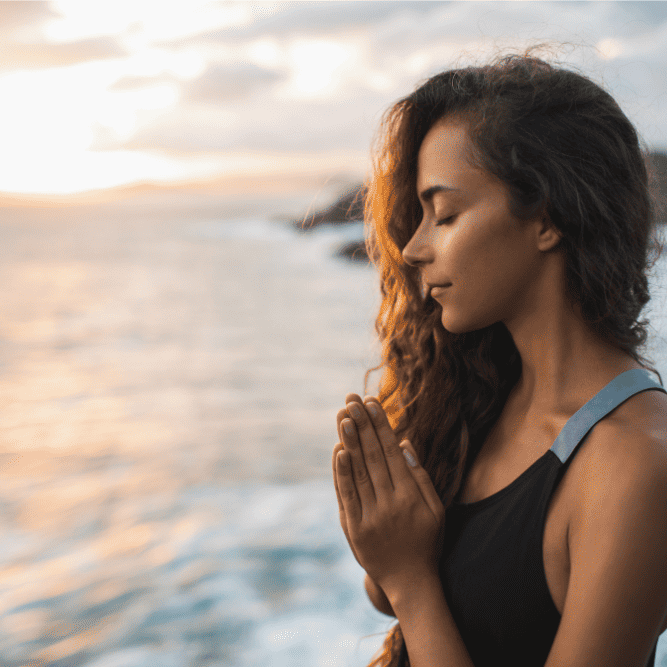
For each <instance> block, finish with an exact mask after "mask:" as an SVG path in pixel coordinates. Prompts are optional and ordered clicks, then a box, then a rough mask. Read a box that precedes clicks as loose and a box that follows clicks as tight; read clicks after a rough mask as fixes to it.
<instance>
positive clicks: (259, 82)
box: [182, 62, 284, 104]
mask: <svg viewBox="0 0 667 667" xmlns="http://www.w3.org/2000/svg"><path fill="white" fill-rule="evenodd" d="M283 78H284V76H283V75H281V74H279V73H277V72H275V71H273V70H269V69H265V68H263V67H258V66H256V65H253V64H251V63H244V62H239V63H229V64H216V65H211V66H209V67H208V68H207V69H206V70H205V71H204V73H203V74H202V75H201V76H200V77H198V78H197V79H195V80H194V81H192V82H190V83H189V84H187V85H186V86H184V88H183V94H182V99H184V100H189V101H192V102H205V103H217V104H219V103H225V102H230V101H232V100H236V99H241V98H244V97H247V96H249V95H250V94H252V93H253V92H254V91H256V90H266V89H267V88H269V87H270V86H271V85H272V84H274V83H276V82H278V81H280V80H281V79H283Z"/></svg>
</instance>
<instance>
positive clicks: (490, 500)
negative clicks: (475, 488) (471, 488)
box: [451, 449, 558, 509]
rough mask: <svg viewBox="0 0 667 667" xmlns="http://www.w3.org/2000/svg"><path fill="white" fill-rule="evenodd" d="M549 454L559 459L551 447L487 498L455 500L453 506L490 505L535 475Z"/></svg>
mask: <svg viewBox="0 0 667 667" xmlns="http://www.w3.org/2000/svg"><path fill="white" fill-rule="evenodd" d="M549 454H551V455H552V456H553V457H554V458H555V459H556V460H558V457H557V456H556V455H555V454H554V453H553V451H551V449H547V451H546V452H544V454H542V456H540V458H539V459H537V460H536V461H533V463H532V464H531V465H530V466H529V467H528V468H526V469H525V470H524V471H523V472H522V473H521V474H520V475H519V476H518V477H516V478H515V479H514V480H513V481H511V482H510V483H509V484H508V485H507V486H504V487H503V488H502V489H500V491H496V492H495V493H492V494H491V495H490V496H486V498H481V499H480V500H474V501H472V502H470V503H464V502H460V501H456V500H453V501H452V505H451V506H453V507H457V508H460V509H467V508H469V507H474V508H479V507H484V506H486V505H490V504H491V503H494V502H496V500H500V499H501V498H503V497H504V496H506V495H507V494H508V493H511V492H512V491H513V490H514V489H515V488H516V487H517V486H519V484H521V483H522V482H523V481H524V480H525V479H526V478H528V477H530V476H531V475H533V473H535V472H536V471H537V470H540V469H541V468H542V466H543V465H544V463H545V461H547V460H548V458H549Z"/></svg>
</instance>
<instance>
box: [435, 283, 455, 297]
mask: <svg viewBox="0 0 667 667" xmlns="http://www.w3.org/2000/svg"><path fill="white" fill-rule="evenodd" d="M448 287H451V283H449V285H433V287H431V296H433V297H435V296H440V295H441V294H444V292H445V290H446V289H447V288H448Z"/></svg>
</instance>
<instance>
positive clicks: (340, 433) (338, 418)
mask: <svg viewBox="0 0 667 667" xmlns="http://www.w3.org/2000/svg"><path fill="white" fill-rule="evenodd" d="M349 416H350V415H349V414H348V413H347V408H341V409H340V410H339V411H338V412H337V413H336V427H337V429H338V441H339V442H343V431H342V427H341V425H340V423H341V422H342V421H343V419H345V418H346V417H349Z"/></svg>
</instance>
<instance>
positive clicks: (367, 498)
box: [336, 419, 376, 507]
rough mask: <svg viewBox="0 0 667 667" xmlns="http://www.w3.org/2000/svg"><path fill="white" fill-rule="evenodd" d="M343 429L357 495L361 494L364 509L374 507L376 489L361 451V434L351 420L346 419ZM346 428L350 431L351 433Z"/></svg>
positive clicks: (342, 423) (343, 422)
mask: <svg viewBox="0 0 667 667" xmlns="http://www.w3.org/2000/svg"><path fill="white" fill-rule="evenodd" d="M341 427H342V431H343V444H344V445H345V454H346V456H347V457H348V458H349V461H350V470H351V473H352V479H353V481H354V485H355V487H356V490H357V493H358V494H359V500H360V501H361V504H362V507H363V506H366V507H369V506H372V505H373V504H374V503H375V501H376V496H375V489H374V487H373V480H372V479H371V476H370V474H369V470H368V467H367V465H366V461H365V460H364V453H363V452H362V450H361V443H360V442H359V433H358V431H357V429H356V427H355V425H354V422H353V421H352V420H351V419H344V420H343V421H342V422H341ZM346 427H347V428H349V429H350V431H349V432H348V430H347V428H346ZM336 470H338V468H336ZM339 483H340V480H339Z"/></svg>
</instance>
